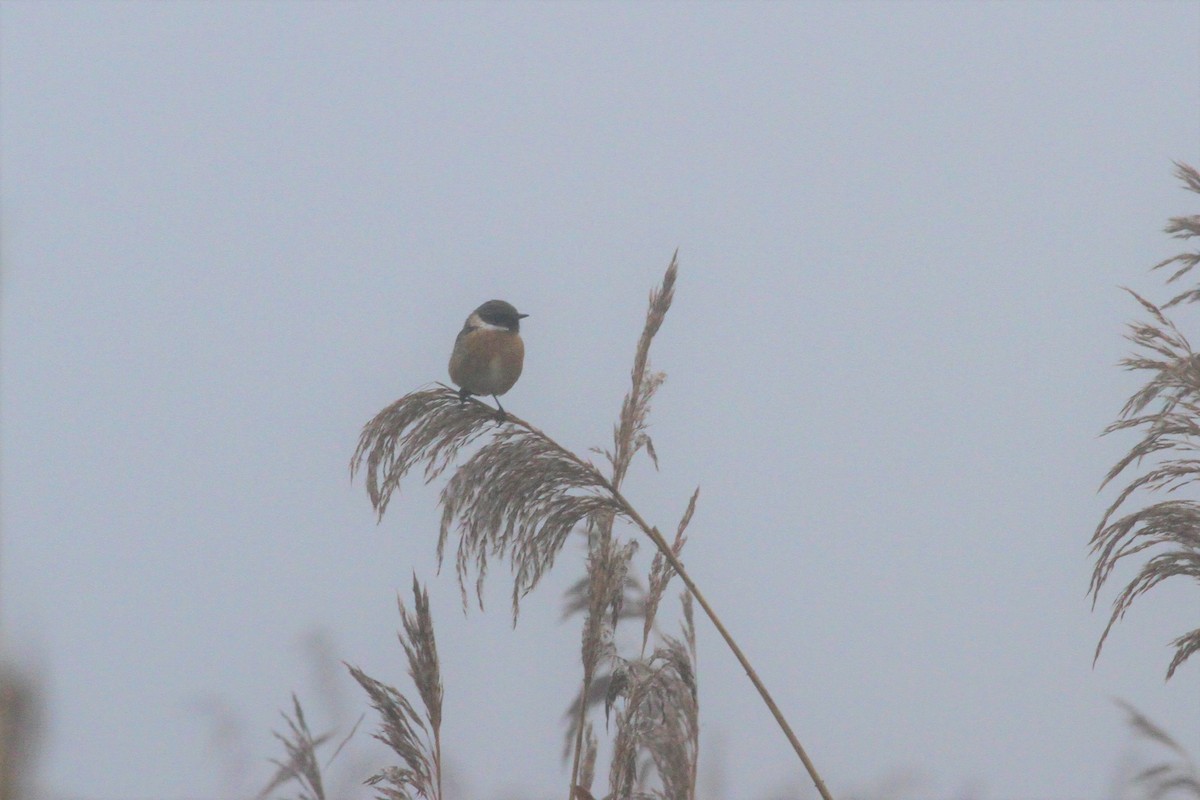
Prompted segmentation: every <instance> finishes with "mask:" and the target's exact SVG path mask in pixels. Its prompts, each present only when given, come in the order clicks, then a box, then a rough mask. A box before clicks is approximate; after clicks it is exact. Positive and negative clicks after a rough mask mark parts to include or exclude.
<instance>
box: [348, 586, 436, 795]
mask: <svg viewBox="0 0 1200 800" xmlns="http://www.w3.org/2000/svg"><path fill="white" fill-rule="evenodd" d="M397 604H398V605H399V607H400V619H401V622H402V624H403V627H404V630H403V631H402V632H401V633H400V634H399V638H400V644H401V646H403V648H404V654H405V656H406V657H407V659H408V674H409V677H411V678H412V681H413V684H414V685H415V686H416V688H417V693H418V694H419V695H420V697H421V702H422V704H423V705H424V706H425V715H424V718H422V716H421V715H420V714H418V713H417V710H416V709H415V708H414V707H413V706H412V704H411V703H410V702H409V701H408V698H407V697H405V696H404V694H403V693H401V692H400V691H399V690H398V689H396V688H395V687H393V686H389V685H387V684H385V683H382V682H381V681H377V680H375V679H374V678H372V677H370V676H368V675H367V674H365V673H364V672H363V671H362V670H360V669H358V668H357V667H352V666H350V665H349V664H347V665H346V666H347V667H348V668H349V670H350V674H351V675H352V676H354V679H355V680H356V681H358V683H359V684H360V685H361V686H362V687H363V689H364V690H366V692H367V695H368V696H369V697H370V699H371V707H372V708H374V709H375V710H376V711H377V712H379V716H380V718H381V722H380V726H379V731H378V732H376V733H375V734H373V736H374V738H376V739H378V740H379V741H381V742H383V743H384V744H385V745H387V746H388V747H389V748H391V750H392V752H394V753H395V754H396V755H398V756H399V757H400V760H401V761H402V762H403V763H404V766H402V767H399V766H397V767H386V768H384V769H382V770H380V771H379V772H378V773H376V774H375V775H373V776H371V777H370V778H368V779H367V783H368V784H369V785H371V786H374V787H376V790H377V791H379V792H380V796H381V797H383V798H386V800H413V798H414V797H422V798H427V800H442V736H441V728H442V696H443V689H442V677H441V666H440V663H439V662H438V655H437V641H436V640H435V638H434V633H433V616H432V615H431V614H430V611H429V593H428V592H427V591H426V590H424V589H423V588H422V587H421V585H420V584H419V583H418V582H417V578H416V576H415V575H414V576H413V605H414V610H413V612H412V613H409V611H408V609H407V608H405V606H404V602H403V601H402V600H400V599H399V598H397Z"/></svg>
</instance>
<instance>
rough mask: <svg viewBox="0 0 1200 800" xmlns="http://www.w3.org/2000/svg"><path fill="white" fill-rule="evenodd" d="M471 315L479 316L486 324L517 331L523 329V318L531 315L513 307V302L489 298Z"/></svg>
mask: <svg viewBox="0 0 1200 800" xmlns="http://www.w3.org/2000/svg"><path fill="white" fill-rule="evenodd" d="M471 316H472V317H478V318H479V321H480V322H482V323H484V324H485V325H491V326H494V327H497V328H504V329H506V330H510V331H513V332H514V333H515V332H517V331H519V330H521V320H523V319H525V317H528V316H529V315H528V314H522V313H520V312H519V311H517V309H515V308H513V306H512V304H511V303H506V302H504V301H503V300H488V301H487V302H486V303H484V304H483V305H481V306H480V307H479V308H477V309H475V313H473V314H472V315H471Z"/></svg>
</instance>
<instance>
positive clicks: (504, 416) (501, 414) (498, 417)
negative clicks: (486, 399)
mask: <svg viewBox="0 0 1200 800" xmlns="http://www.w3.org/2000/svg"><path fill="white" fill-rule="evenodd" d="M492 399H493V400H495V401H496V406H497V407H498V408H499V409H500V411H499V412H498V413H497V414H496V422H504V420H506V419H508V412H507V411H505V410H504V406H502V405H500V398H499V397H496V395H492Z"/></svg>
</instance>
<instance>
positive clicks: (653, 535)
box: [472, 398, 833, 800]
mask: <svg viewBox="0 0 1200 800" xmlns="http://www.w3.org/2000/svg"><path fill="white" fill-rule="evenodd" d="M472 399H473V398H472ZM475 402H480V401H478V400H476V401H475ZM480 405H483V406H484V407H485V408H489V409H490V406H487V404H486V403H480ZM506 421H507V422H509V423H510V424H513V425H517V426H519V427H521V428H524V429H525V430H527V431H528V432H529V433H531V434H532V435H534V436H537V437H538V438H540V439H542V440H543V441H545V442H546V444H548V445H549V446H551V447H553V448H555V449H556V450H558V451H559V452H560V453H562V455H563V456H565V457H567V458H569V459H571V460H572V461H574V462H576V463H577V464H578V465H579V466H581V467H583V468H585V469H588V470H590V471H591V472H592V473H594V476H595V479H596V483H597V484H599V485H600V486H602V487H604V489H605V490H606V491H608V492H609V493H610V494H611V495H612V499H613V500H614V501H615V502H616V503H617V505H618V506H619V508H620V509H621V512H622V513H623V514H624V515H625V517H626V518H627V519H628V520H629V521H630V522H632V523H633V524H634V525H635V526H636V527H637V528H638V529H639V530H641V532H642V533H643V534H645V535H646V536H647V537H648V538H649V539H650V541H652V542H653V543H654V546H655V547H656V548H658V551H659V552H660V553H662V554H663V557H664V558H666V559H667V563H669V564H670V565H671V567H672V569H674V570H675V572H676V574H678V575H679V578H680V580H682V581H683V583H684V585H686V586H687V588H688V591H689V592H691V595H692V597H694V598H695V599H696V602H697V603H699V604H700V607H701V608H702V609H704V613H705V614H707V615H708V618H709V619H710V620H712V623H713V625H714V626H715V627H716V629H717V632H718V633H720V634H721V638H722V639H724V640H725V644H726V645H728V646H729V649H730V650H732V651H733V655H734V656H735V657H736V658H737V660H738V663H739V664H741V665H742V669H744V670H745V671H746V677H748V678H749V679H750V682H751V683H753V684H754V688H755V689H757V690H758V694H759V696H760V697H762V700H763V702H764V703H766V706H767V708H768V709H770V711H771V714H772V716H774V717H775V722H776V723H778V725H779V727H780V729H782V730H783V733H784V735H785V736H786V737H787V739H788V742H789V743H791V745H792V749H793V750H795V751H796V755H797V756H799V757H800V762H801V763H802V764H804V768H805V770H807V771H808V775H809V777H810V778H811V779H812V782H813V786H815V787H816V789H817V792H818V793H819V794H820V795H821V798H822V800H833V795H831V794H830V793H829V789H828V787H826V786H825V781H824V780H822V779H821V775H820V773H818V772H817V768H816V765H814V764H813V762H812V759H811V758H809V757H808V753H807V752H806V751H805V749H804V745H802V744H801V743H800V739H799V738H798V737H797V736H796V733H795V731H793V730H792V726H791V725H789V724H788V721H787V718H786V717H784V716H783V712H782V711H781V710H780V709H779V705H778V704H777V703H776V702H775V699H774V698H773V697H772V696H771V693H770V691H768V690H767V687H766V684H764V683H763V682H762V679H761V678H759V677H758V672H757V671H756V670H755V669H754V666H753V665H752V664H751V663H750V659H749V658H747V657H746V654H745V653H744V652H742V648H741V647H739V646H738V643H737V642H736V641H735V640H734V638H733V634H731V633H730V632H729V629H728V628H726V627H725V624H724V623H723V622H722V621H721V618H720V617H719V616H717V612H716V611H715V610H713V607H712V606H711V605H709V603H708V599H707V598H705V596H704V594H703V593H702V592H701V591H700V588H699V587H698V586H696V582H695V581H694V580H692V576H691V575H689V574H688V572H687V570H686V569H684V566H683V563H682V562H680V560H679V559H678V558H677V557H676V556H675V553H674V551H673V550H672V549H671V545H670V544H669V543H668V542H667V540H666V539H665V538H663V535H662V534H661V533H659V531H658V529H657V528H655V527H654V526H653V525H651V524H649V523H648V522H646V520H645V519H643V517H642V515H641V514H639V513H638V511H637V509H636V508H634V507H633V504H632V503H630V502H629V500H627V499H626V498H625V496H624V495H623V494H621V492H620V490H618V489H617V488H616V487H615V486H613V484H612V483H611V482H610V481H609V480H608V479H607V478H605V477H604V475H603V474H602V473H601V472H600V470H598V469H596V467H595V465H594V464H592V463H591V462H590V461H585V460H584V459H582V458H580V457H579V456H577V455H575V453H573V452H571V451H570V450H568V449H567V448H565V447H563V446H562V445H560V444H559V443H558V442H556V441H554V440H553V439H551V438H550V437H549V436H547V435H546V434H545V433H544V432H543V431H542V430H541V429H539V428H537V427H535V426H533V425H531V424H530V423H528V422H526V421H525V420H523V419H521V418H520V417H516V416H513V415H512V414H511V413H510V414H508V416H507V420H506ZM574 780H575V776H573V777H572V782H573V781H574Z"/></svg>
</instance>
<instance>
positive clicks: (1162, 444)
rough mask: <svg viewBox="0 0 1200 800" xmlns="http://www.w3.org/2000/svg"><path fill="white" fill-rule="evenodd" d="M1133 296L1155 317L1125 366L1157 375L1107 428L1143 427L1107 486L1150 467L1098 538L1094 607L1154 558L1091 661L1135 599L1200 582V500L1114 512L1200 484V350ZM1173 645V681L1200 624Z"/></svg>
mask: <svg viewBox="0 0 1200 800" xmlns="http://www.w3.org/2000/svg"><path fill="white" fill-rule="evenodd" d="M1176 166H1177V174H1178V175H1179V177H1180V178H1182V179H1183V181H1184V184H1185V187H1186V188H1187V189H1189V190H1190V191H1193V192H1198V193H1200V173H1197V172H1196V170H1195V169H1193V168H1192V167H1189V166H1187V165H1185V164H1177V165H1176ZM1166 230H1167V232H1168V233H1171V234H1173V235H1174V236H1175V237H1176V238H1182V239H1188V238H1191V237H1193V236H1200V215H1195V216H1191V217H1176V218H1174V219H1172V220H1171V221H1170V223H1169V224H1168V226H1167V228H1166ZM1197 263H1200V252H1193V253H1183V254H1181V255H1178V256H1174V257H1172V258H1169V259H1167V260H1165V261H1163V262H1160V263H1159V264H1157V265H1155V269H1158V268H1160V267H1164V266H1167V265H1169V264H1181V265H1182V266H1180V267H1179V268H1178V269H1177V270H1176V271H1175V272H1174V273H1173V274H1172V275H1171V276H1170V277H1169V278H1168V279H1167V282H1168V283H1170V282H1172V281H1175V280H1176V279H1178V278H1179V277H1181V276H1182V275H1185V274H1186V273H1187V272H1188V271H1189V270H1191V269H1192V267H1194V266H1195V265H1196V264H1197ZM1130 294H1132V295H1133V296H1134V298H1135V299H1136V300H1137V301H1138V302H1139V303H1140V304H1141V306H1142V308H1143V310H1144V311H1145V312H1146V313H1147V314H1148V315H1149V317H1150V319H1149V321H1146V322H1135V323H1132V324H1131V325H1130V326H1129V333H1128V334H1127V338H1128V339H1129V340H1130V341H1131V342H1133V344H1134V346H1135V348H1136V349H1137V354H1136V355H1133V356H1130V357H1129V358H1126V359H1124V360H1123V361H1122V362H1121V364H1122V366H1124V367H1125V368H1126V369H1129V370H1138V371H1144V372H1149V373H1150V379H1149V380H1148V381H1147V382H1146V384H1145V385H1144V386H1143V387H1142V388H1141V389H1139V390H1138V391H1137V392H1135V393H1134V394H1133V396H1131V397H1130V398H1129V400H1128V401H1127V402H1126V403H1125V406H1124V408H1122V410H1121V414H1120V418H1119V419H1118V420H1117V421H1116V422H1114V423H1113V424H1112V425H1110V426H1108V428H1107V429H1105V431H1104V432H1105V433H1106V434H1107V433H1112V432H1115V431H1121V430H1127V429H1129V430H1140V431H1141V432H1142V438H1141V440H1139V441H1138V442H1137V443H1136V444H1135V445H1134V446H1133V447H1132V448H1131V449H1130V450H1129V452H1128V453H1127V454H1126V455H1125V456H1124V457H1123V458H1122V459H1121V460H1120V461H1118V462H1117V463H1116V465H1114V466H1113V468H1112V469H1111V470H1109V472H1108V475H1107V476H1105V478H1104V482H1103V483H1102V484H1101V488H1103V487H1104V486H1106V485H1108V484H1109V483H1110V482H1111V481H1113V480H1115V479H1116V478H1117V477H1118V476H1119V475H1121V474H1122V473H1124V472H1125V471H1126V470H1127V469H1129V468H1130V467H1135V466H1136V467H1139V468H1143V471H1142V473H1141V474H1140V475H1138V476H1136V477H1134V478H1133V479H1132V480H1130V482H1129V483H1128V484H1127V485H1126V486H1125V487H1124V488H1123V489H1122V490H1121V492H1120V493H1119V494H1118V495H1117V498H1116V500H1114V501H1113V503H1112V504H1111V505H1110V506H1109V507H1108V509H1107V510H1106V511H1105V513H1104V516H1103V517H1102V518H1101V520H1100V524H1099V525H1098V526H1097V527H1096V531H1095V533H1094V534H1093V536H1092V540H1091V549H1092V553H1093V554H1094V555H1095V558H1096V563H1095V567H1094V569H1093V571H1092V578H1091V585H1090V587H1089V593H1090V594H1091V595H1092V603H1093V606H1094V605H1095V603H1096V601H1097V600H1098V599H1099V595H1100V591H1101V589H1102V587H1103V586H1104V584H1105V582H1106V581H1107V580H1108V579H1109V577H1110V576H1111V574H1112V571H1113V569H1114V568H1115V567H1116V566H1117V564H1118V563H1120V562H1121V561H1122V560H1123V559H1126V558H1129V557H1132V556H1141V555H1142V554H1146V555H1148V556H1149V558H1147V559H1146V560H1145V561H1144V562H1143V564H1142V566H1141V569H1140V570H1139V571H1138V573H1137V574H1136V575H1135V576H1134V577H1133V579H1132V580H1130V581H1129V583H1128V584H1126V586H1125V587H1124V589H1122V591H1121V592H1120V593H1119V594H1118V595H1117V597H1116V599H1115V600H1114V601H1113V605H1112V614H1111V615H1110V617H1109V620H1108V624H1107V625H1106V626H1105V628H1104V632H1103V633H1102V634H1101V636H1100V639H1099V641H1098V642H1097V644H1096V652H1095V656H1094V659H1093V660H1095V659H1098V658H1099V657H1100V652H1101V650H1102V648H1103V647H1104V642H1105V640H1107V638H1108V635H1109V633H1110V632H1111V631H1112V629H1113V626H1114V625H1115V624H1116V622H1117V621H1118V620H1119V619H1121V618H1123V617H1124V616H1125V613H1126V611H1128V610H1129V608H1130V607H1131V606H1132V604H1133V601H1134V600H1135V599H1137V598H1138V597H1140V596H1141V595H1143V594H1145V593H1146V592H1148V591H1150V590H1151V589H1153V588H1154V587H1155V586H1157V585H1158V584H1159V583H1161V582H1162V581H1164V580H1166V579H1167V578H1171V577H1176V576H1184V577H1190V578H1192V579H1193V580H1196V581H1197V582H1200V502H1197V501H1194V500H1188V499H1173V500H1163V501H1160V502H1157V503H1152V504H1150V505H1147V506H1145V507H1142V508H1138V509H1136V510H1134V511H1131V512H1129V513H1126V514H1124V515H1122V516H1119V517H1117V516H1116V515H1117V512H1118V511H1119V510H1120V509H1121V508H1123V507H1124V506H1125V505H1126V503H1127V501H1129V500H1130V499H1131V498H1132V497H1134V496H1135V495H1140V494H1141V493H1143V492H1146V493H1157V492H1166V493H1172V492H1175V491H1177V490H1179V489H1183V488H1186V487H1190V486H1192V485H1194V484H1196V483H1197V482H1200V459H1197V458H1196V456H1195V453H1196V452H1197V451H1198V450H1200V354H1197V353H1195V352H1193V350H1192V347H1191V344H1190V343H1189V342H1188V339H1187V337H1186V336H1184V334H1183V333H1182V332H1181V331H1180V330H1179V329H1178V328H1177V327H1176V326H1175V324H1174V323H1173V322H1172V321H1171V320H1170V319H1168V318H1167V317H1166V315H1165V314H1164V313H1163V309H1162V308H1159V307H1158V306H1156V305H1154V304H1153V303H1151V302H1150V301H1148V300H1146V299H1145V298H1143V297H1141V296H1139V295H1138V294H1136V293H1134V292H1130ZM1198 299H1200V289H1191V290H1189V291H1185V292H1183V293H1181V294H1178V295H1176V296H1175V297H1174V298H1172V299H1171V300H1170V301H1169V302H1168V303H1167V305H1166V306H1164V307H1163V308H1166V307H1169V306H1172V305H1175V304H1178V303H1181V302H1193V301H1196V300H1198ZM1151 551H1153V552H1151ZM1171 644H1172V645H1173V646H1174V647H1175V655H1174V657H1173V658H1172V660H1171V663H1170V665H1169V666H1168V667H1167V679H1170V678H1171V677H1172V676H1173V675H1174V674H1175V670H1176V669H1177V668H1178V667H1179V666H1180V665H1181V664H1183V662H1184V661H1186V660H1187V658H1188V657H1189V656H1191V655H1192V654H1194V653H1196V652H1197V651H1200V628H1197V629H1196V630H1193V631H1190V632H1188V633H1185V634H1183V635H1182V636H1180V637H1178V638H1176V639H1175V640H1174V641H1172V642H1171Z"/></svg>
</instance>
